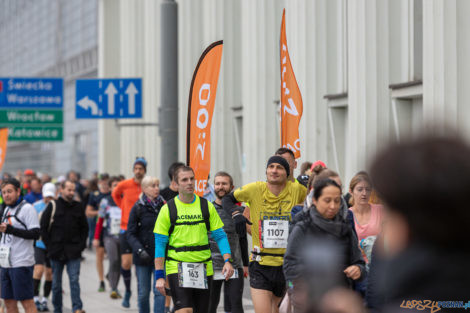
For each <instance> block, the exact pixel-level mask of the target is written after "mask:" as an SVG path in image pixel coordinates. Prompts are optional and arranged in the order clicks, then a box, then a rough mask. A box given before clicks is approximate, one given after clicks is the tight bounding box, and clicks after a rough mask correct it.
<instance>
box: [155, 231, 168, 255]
mask: <svg viewBox="0 0 470 313" xmlns="http://www.w3.org/2000/svg"><path fill="white" fill-rule="evenodd" d="M168 240H169V238H168V236H165V235H160V234H155V257H156V258H164V257H165V250H166V244H167V243H168Z"/></svg>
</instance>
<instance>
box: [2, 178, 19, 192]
mask: <svg viewBox="0 0 470 313" xmlns="http://www.w3.org/2000/svg"><path fill="white" fill-rule="evenodd" d="M6 185H12V186H13V187H15V189H16V190H18V189H20V188H21V184H20V182H19V181H18V179H16V178H13V177H10V178H7V179H4V180H3V181H2V188H3V187H5V186H6Z"/></svg>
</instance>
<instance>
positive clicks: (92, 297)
mask: <svg viewBox="0 0 470 313" xmlns="http://www.w3.org/2000/svg"><path fill="white" fill-rule="evenodd" d="M84 256H85V260H84V261H83V262H82V267H81V273H80V286H81V294H82V301H83V309H84V310H86V312H87V313H104V312H138V311H139V310H138V309H137V281H136V279H135V275H134V270H133V275H132V284H133V285H132V292H133V294H132V297H131V307H130V308H129V309H125V308H123V307H122V306H121V300H113V299H111V298H110V297H109V291H108V290H107V291H106V292H104V293H98V292H97V290H98V283H99V280H98V277H97V274H96V267H95V255H94V253H93V252H91V251H89V250H86V251H85V253H84ZM107 267H108V264H107V260H105V272H106V269H107ZM248 284H249V283H248V280H247V279H246V280H245V290H244V294H243V305H244V308H245V313H254V310H253V304H252V302H251V296H250V290H249V286H248ZM106 287H108V286H106ZM63 289H64V296H63V299H64V313H69V312H71V310H70V308H71V301H70V288H69V281H68V277H67V274H66V273H65V271H64V277H63ZM119 290H120V291H121V293H124V292H123V291H124V283H123V282H122V280H121V281H120V283H119ZM221 299H223V295H221ZM49 309H51V311H52V306H51V305H50V307H49ZM218 312H224V311H223V301H221V303H220V304H219V309H218Z"/></svg>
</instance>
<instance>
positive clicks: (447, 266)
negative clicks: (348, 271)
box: [370, 135, 470, 312]
mask: <svg viewBox="0 0 470 313" xmlns="http://www.w3.org/2000/svg"><path fill="white" fill-rule="evenodd" d="M370 176H371V179H372V182H373V184H374V188H375V189H376V191H377V193H378V195H379V197H380V198H381V199H383V201H384V203H385V205H386V207H387V208H388V212H387V218H386V222H385V225H384V231H383V238H384V245H383V248H384V250H385V252H386V255H388V256H391V258H390V260H389V262H388V263H387V264H386V266H385V267H384V268H383V271H380V276H381V277H382V278H383V279H382V278H381V279H380V280H379V281H380V282H381V283H382V284H383V286H382V288H383V291H382V292H383V293H384V297H385V299H386V303H387V305H388V310H385V311H386V312H389V311H390V312H392V311H394V312H396V310H397V309H398V306H396V303H398V302H400V303H401V301H404V300H426V299H429V300H433V301H438V300H440V299H450V298H452V299H453V300H466V298H468V292H467V291H464V290H469V289H468V288H469V283H468V281H470V273H469V271H468V266H467V263H468V259H469V256H470V253H469V250H470V249H469V248H468V245H467V246H464V245H462V242H469V239H470V232H469V231H468V223H469V221H470V210H469V208H468V203H469V192H470V146H469V145H468V143H466V142H465V141H464V140H463V139H462V138H460V137H459V136H456V135H450V136H431V135H423V136H421V137H418V138H415V139H407V140H404V141H402V142H400V143H394V144H392V145H390V146H388V147H387V148H386V149H384V150H383V151H382V152H380V153H379V154H378V155H377V157H376V158H375V160H374V161H373V163H372V165H371V168H370ZM371 271H372V269H371ZM444 286H446V287H445V288H443V287H444ZM466 293H467V294H466ZM464 298H465V299H464Z"/></svg>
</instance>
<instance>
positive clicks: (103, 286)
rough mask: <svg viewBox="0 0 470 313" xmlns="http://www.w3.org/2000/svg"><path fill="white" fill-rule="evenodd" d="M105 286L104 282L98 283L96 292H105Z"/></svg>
mask: <svg viewBox="0 0 470 313" xmlns="http://www.w3.org/2000/svg"><path fill="white" fill-rule="evenodd" d="M105 291H106V286H105V285H104V281H101V282H100V287H99V288H98V292H105Z"/></svg>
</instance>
